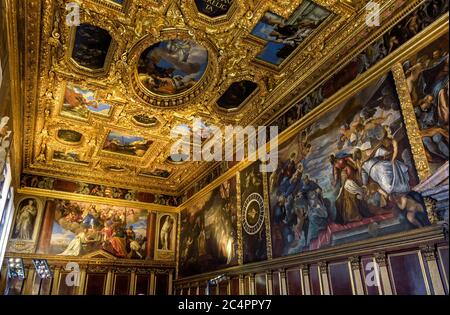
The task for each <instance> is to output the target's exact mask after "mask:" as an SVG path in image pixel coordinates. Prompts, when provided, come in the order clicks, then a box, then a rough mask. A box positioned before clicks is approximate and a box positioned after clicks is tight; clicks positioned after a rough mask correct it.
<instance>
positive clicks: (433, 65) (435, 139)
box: [403, 33, 449, 172]
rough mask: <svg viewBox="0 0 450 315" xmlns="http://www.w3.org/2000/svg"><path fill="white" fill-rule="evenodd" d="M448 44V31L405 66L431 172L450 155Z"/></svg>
mask: <svg viewBox="0 0 450 315" xmlns="http://www.w3.org/2000/svg"><path fill="white" fill-rule="evenodd" d="M448 45H449V34H448V33H447V34H446V35H444V36H443V37H441V38H439V39H437V40H436V41H435V42H433V43H432V44H430V45H429V46H428V47H426V48H425V49H423V50H422V51H420V52H419V53H417V54H416V55H415V56H413V57H412V58H410V59H409V60H407V61H406V62H405V63H404V65H403V68H404V71H405V75H406V80H407V84H408V89H409V91H410V95H411V101H412V103H413V106H414V111H415V114H416V118H417V123H418V125H419V128H420V131H421V136H422V142H423V145H424V147H425V153H426V155H427V159H428V162H429V165H430V168H431V171H432V172H435V171H436V170H437V169H438V168H439V167H440V166H442V165H443V164H444V163H445V162H447V161H448V158H449V139H448V131H449V127H448V126H449V121H448V117H449V111H448V107H449V106H448V103H449V80H448Z"/></svg>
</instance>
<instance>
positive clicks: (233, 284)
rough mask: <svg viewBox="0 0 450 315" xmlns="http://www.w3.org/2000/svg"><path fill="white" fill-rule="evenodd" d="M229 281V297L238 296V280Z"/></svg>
mask: <svg viewBox="0 0 450 315" xmlns="http://www.w3.org/2000/svg"><path fill="white" fill-rule="evenodd" d="M230 281H231V283H230V285H231V295H239V294H240V293H239V278H233V279H231V280H230Z"/></svg>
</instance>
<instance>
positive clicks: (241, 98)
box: [217, 80, 258, 109]
mask: <svg viewBox="0 0 450 315" xmlns="http://www.w3.org/2000/svg"><path fill="white" fill-rule="evenodd" d="M257 88H258V85H257V84H256V83H254V82H251V81H248V80H243V81H239V82H233V83H232V84H231V85H230V87H229V88H228V89H227V90H226V91H225V93H223V95H222V96H221V97H220V98H219V100H218V101H217V105H219V107H221V108H223V109H234V108H238V107H239V106H240V105H241V104H242V103H244V102H245V101H246V100H247V99H248V97H249V96H250V95H252V94H253V92H254V91H255V90H256V89H257Z"/></svg>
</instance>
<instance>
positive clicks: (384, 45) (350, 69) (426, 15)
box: [276, 0, 448, 132]
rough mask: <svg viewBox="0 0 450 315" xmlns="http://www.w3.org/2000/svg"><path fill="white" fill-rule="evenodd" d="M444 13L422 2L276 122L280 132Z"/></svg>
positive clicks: (440, 0)
mask: <svg viewBox="0 0 450 315" xmlns="http://www.w3.org/2000/svg"><path fill="white" fill-rule="evenodd" d="M447 12H448V0H426V1H424V3H423V4H421V5H420V6H418V7H417V9H416V10H414V11H413V12H411V13H410V14H409V15H407V16H405V17H404V18H403V20H402V21H400V22H399V23H397V24H396V25H395V26H393V27H392V28H391V29H389V30H388V31H387V32H386V33H385V34H384V35H383V36H382V37H381V38H379V39H377V40H376V41H374V42H373V43H372V44H371V45H370V46H369V47H367V48H366V49H365V50H364V51H362V52H361V53H360V54H359V55H357V56H356V57H355V58H353V59H352V60H351V61H350V62H349V63H348V64H347V65H345V67H343V68H342V70H340V71H339V72H337V73H336V74H334V75H333V76H332V77H331V78H329V79H328V80H326V81H325V82H324V83H322V84H321V85H319V86H318V87H317V88H315V89H314V90H313V91H312V92H311V93H309V94H308V95H307V96H306V97H304V98H303V99H302V100H300V101H299V102H297V103H296V104H295V105H294V106H292V108H291V109H290V110H288V111H287V112H286V113H284V114H283V115H281V116H280V117H279V118H277V120H276V125H277V126H278V128H279V130H280V132H281V131H283V130H285V129H287V128H288V127H289V126H291V125H292V124H293V123H295V122H296V121H297V120H299V119H300V118H302V117H303V116H304V115H306V114H307V113H309V112H310V111H312V110H313V109H314V108H316V107H317V106H319V105H320V104H321V103H323V102H325V101H326V100H327V99H328V98H330V97H331V96H333V95H334V94H335V93H336V92H338V91H339V90H340V89H342V88H343V87H345V86H346V85H347V84H349V83H350V82H351V81H353V80H354V79H356V78H357V77H358V76H360V75H361V74H363V73H364V72H366V71H367V70H369V69H370V68H372V67H373V66H375V65H376V64H378V63H379V62H380V61H381V60H383V59H384V58H385V57H386V56H388V55H389V54H391V53H393V52H394V51H395V50H397V49H398V48H399V47H400V46H401V45H403V44H405V43H406V42H407V41H408V40H410V39H412V38H413V37H414V36H415V35H417V34H419V33H420V32H421V31H423V30H424V29H425V28H426V27H428V26H429V25H430V24H431V23H433V22H434V21H435V20H437V19H438V18H439V17H440V16H442V15H443V14H445V13H447Z"/></svg>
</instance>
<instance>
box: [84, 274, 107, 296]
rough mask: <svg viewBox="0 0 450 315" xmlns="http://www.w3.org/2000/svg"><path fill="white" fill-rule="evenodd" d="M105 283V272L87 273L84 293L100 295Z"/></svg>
mask: <svg viewBox="0 0 450 315" xmlns="http://www.w3.org/2000/svg"><path fill="white" fill-rule="evenodd" d="M105 283H106V274H105V273H89V274H88V275H87V279H86V295H102V294H103V292H104V288H105Z"/></svg>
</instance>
